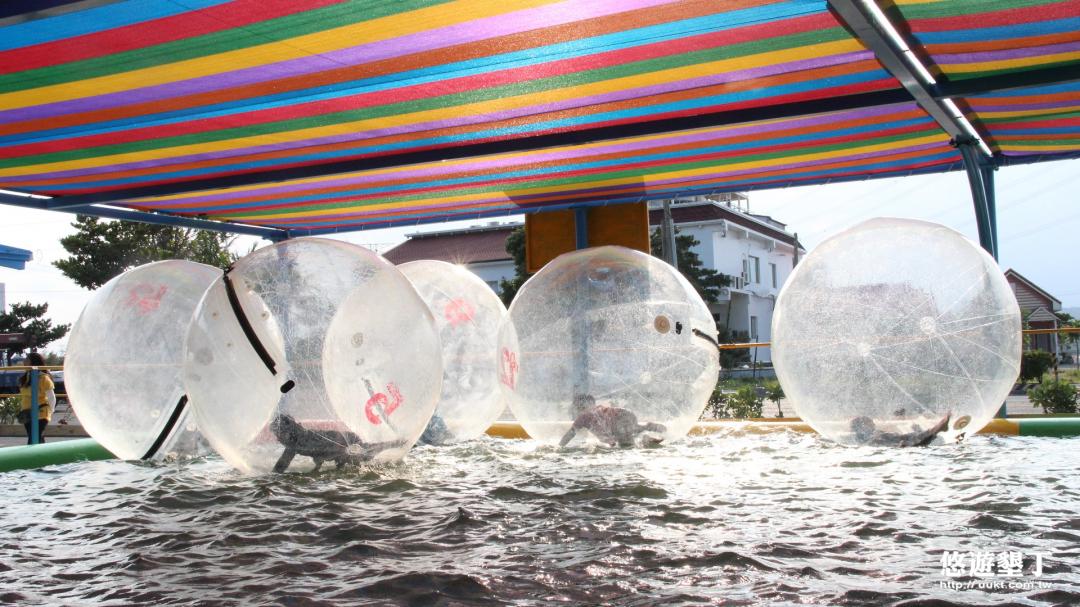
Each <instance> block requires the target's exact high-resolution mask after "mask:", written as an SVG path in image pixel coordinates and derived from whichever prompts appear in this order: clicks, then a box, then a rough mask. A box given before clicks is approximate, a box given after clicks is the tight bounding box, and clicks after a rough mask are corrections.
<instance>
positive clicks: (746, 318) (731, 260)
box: [678, 222, 794, 361]
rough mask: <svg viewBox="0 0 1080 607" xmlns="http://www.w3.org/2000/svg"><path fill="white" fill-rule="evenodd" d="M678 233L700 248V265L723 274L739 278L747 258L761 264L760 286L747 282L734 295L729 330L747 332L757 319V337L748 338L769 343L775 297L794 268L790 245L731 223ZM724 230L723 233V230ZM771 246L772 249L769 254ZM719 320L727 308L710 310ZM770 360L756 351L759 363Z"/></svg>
mask: <svg viewBox="0 0 1080 607" xmlns="http://www.w3.org/2000/svg"><path fill="white" fill-rule="evenodd" d="M678 227H679V232H680V233H682V234H689V235H691V236H693V237H694V238H695V239H697V240H698V242H699V243H700V244H698V245H697V246H696V247H694V252H696V253H697V254H698V256H699V257H700V258H701V261H702V263H703V264H704V265H705V266H706V267H709V268H712V269H714V270H716V271H717V272H720V273H722V274H727V275H729V276H734V277H740V276H742V273H743V260H744V259H749V257H750V256H754V257H757V258H758V259H759V260H760V266H761V268H760V282H759V283H754V282H750V283H748V284H747V285H745V288H744V289H742V290H741V292H740V291H736V292H735V293H734V297H733V303H734V305H733V307H732V310H731V325H730V326H731V329H733V330H735V331H744V332H748V333H749V332H750V324H751V322H750V318H751V317H756V318H757V335H756V336H753V335H752V336H751V339H755V340H756V341H770V340H771V338H772V313H773V307H774V305H775V301H776V296H777V295H778V294H779V293H780V288H781V287H783V285H784V282H785V281H786V280H787V278H788V276H790V275H791V271H792V268H793V265H792V262H793V260H794V258H793V254H794V252H793V249H792V247H791V246H790V245H787V244H784V243H781V242H778V241H775V240H773V239H772V238H769V237H767V236H764V235H762V234H760V233H757V232H753V231H750V230H747V229H746V228H743V227H742V226H737V225H734V224H730V223H726V224H725V223H723V222H704V223H691V224H679V226H678ZM725 228H726V229H725ZM770 245H771V249H772V250H770ZM769 264H776V287H773V286H772V274H771V269H770V267H769ZM713 311H714V312H715V313H716V315H717V316H719V319H720V320H719V321H718V324H721V325H722V324H723V323H724V320H725V319H726V318H727V304H723V303H722V304H720V305H717V306H713ZM771 359H772V355H771V352H770V350H769V349H768V348H761V349H759V351H758V360H759V361H769V360H771Z"/></svg>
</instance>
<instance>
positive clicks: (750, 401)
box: [727, 386, 762, 418]
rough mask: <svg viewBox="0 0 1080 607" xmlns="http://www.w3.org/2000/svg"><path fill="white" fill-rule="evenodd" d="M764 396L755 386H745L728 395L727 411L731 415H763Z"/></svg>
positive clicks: (743, 416) (747, 416) (746, 416)
mask: <svg viewBox="0 0 1080 607" xmlns="http://www.w3.org/2000/svg"><path fill="white" fill-rule="evenodd" d="M761 402H762V398H761V397H760V396H758V391H757V388H755V387H754V386H743V387H741V388H739V389H738V391H736V392H735V394H731V395H729V396H728V402H727V412H728V415H729V416H730V417H741V418H749V417H761Z"/></svg>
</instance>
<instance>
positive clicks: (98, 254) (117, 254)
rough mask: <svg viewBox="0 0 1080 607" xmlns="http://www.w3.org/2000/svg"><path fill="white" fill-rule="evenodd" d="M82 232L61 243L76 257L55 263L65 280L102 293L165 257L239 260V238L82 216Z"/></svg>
mask: <svg viewBox="0 0 1080 607" xmlns="http://www.w3.org/2000/svg"><path fill="white" fill-rule="evenodd" d="M71 225H72V227H74V228H76V229H77V230H78V231H77V232H76V233H74V234H71V235H70V236H65V237H64V238H61V239H60V244H61V245H63V246H64V249H65V250H66V251H67V252H68V253H70V254H71V256H70V257H67V258H65V259H61V260H59V261H56V262H54V265H55V266H56V267H57V268H60V271H61V272H63V273H64V275H65V276H67V277H68V278H70V279H71V280H73V281H75V283H76V284H78V285H79V286H81V287H83V288H86V289H96V288H98V287H100V286H101V285H103V284H105V283H106V282H108V281H109V280H110V279H111V278H113V277H114V276H117V275H119V274H121V273H123V272H125V271H127V270H130V269H131V268H134V267H135V266H140V265H143V264H146V263H150V262H152V261H161V260H163V259H189V260H191V261H197V262H199V263H204V264H207V265H211V266H217V267H219V268H225V267H227V266H228V265H229V264H230V263H232V262H233V261H235V260H236V256H235V255H233V254H232V253H231V252H229V245H231V244H232V242H233V240H235V238H234V237H233V236H229V235H228V234H222V233H220V232H210V231H207V230H196V229H191V228H178V227H174V226H160V225H152V224H147V223H136V222H130V221H102V220H100V219H98V218H97V217H87V216H85V215H78V216H77V217H76V218H75V221H74V222H73V223H72V224H71Z"/></svg>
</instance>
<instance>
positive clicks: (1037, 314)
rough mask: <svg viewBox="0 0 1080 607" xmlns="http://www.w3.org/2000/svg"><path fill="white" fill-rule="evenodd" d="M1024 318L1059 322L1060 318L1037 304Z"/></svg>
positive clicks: (1033, 320)
mask: <svg viewBox="0 0 1080 607" xmlns="http://www.w3.org/2000/svg"><path fill="white" fill-rule="evenodd" d="M1024 320H1026V321H1028V322H1059V321H1060V320H1061V319H1060V318H1058V316H1057V314H1054V313H1053V312H1051V311H1050V310H1047V309H1046V308H1044V307H1043V306H1039V307H1038V308H1035V309H1034V310H1032V311H1031V313H1030V314H1028V315H1027V316H1026V317H1025V318H1024Z"/></svg>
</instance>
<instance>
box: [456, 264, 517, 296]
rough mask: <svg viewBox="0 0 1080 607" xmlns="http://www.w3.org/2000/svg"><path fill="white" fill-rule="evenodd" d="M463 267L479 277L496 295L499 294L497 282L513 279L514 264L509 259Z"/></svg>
mask: <svg viewBox="0 0 1080 607" xmlns="http://www.w3.org/2000/svg"><path fill="white" fill-rule="evenodd" d="M465 267H466V268H468V269H469V271H470V272H472V273H473V274H476V275H477V276H479V277H480V279H481V280H483V281H484V282H486V283H487V284H488V286H489V287H491V289H492V290H493V291H495V292H496V293H498V292H499V281H501V280H505V279H509V278H513V277H514V262H513V261H511V260H509V259H507V260H504V261H485V262H480V263H470V264H468V265H467V266H465Z"/></svg>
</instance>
